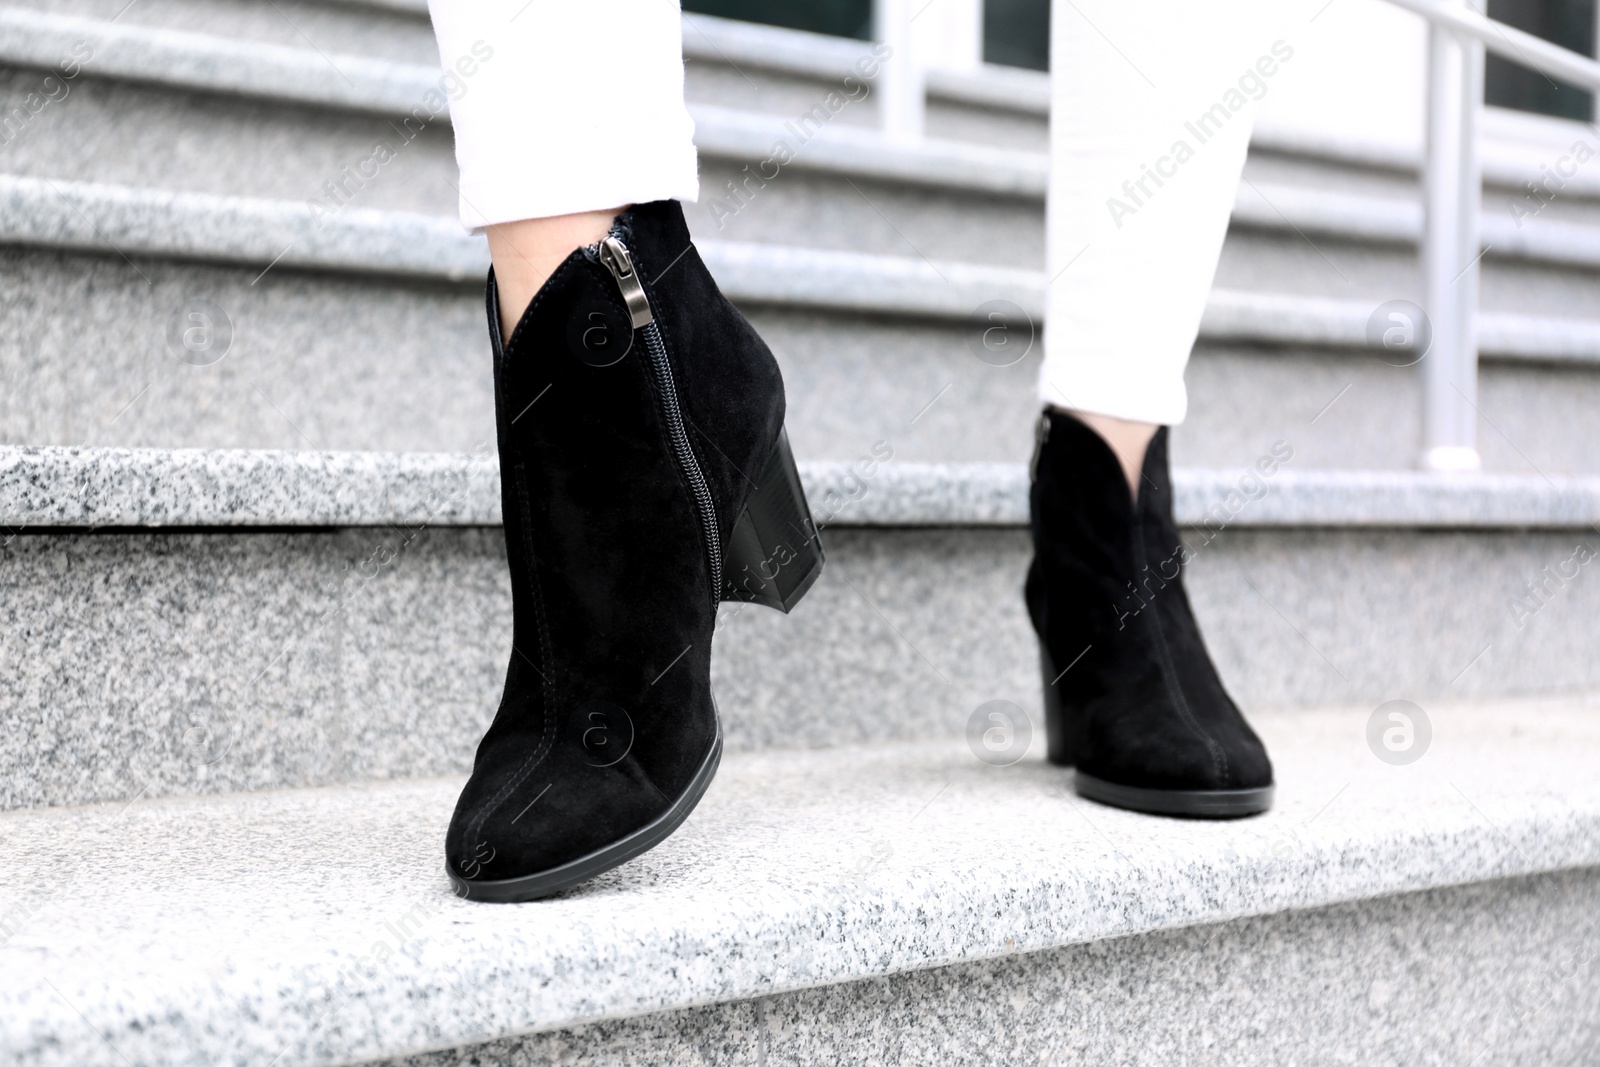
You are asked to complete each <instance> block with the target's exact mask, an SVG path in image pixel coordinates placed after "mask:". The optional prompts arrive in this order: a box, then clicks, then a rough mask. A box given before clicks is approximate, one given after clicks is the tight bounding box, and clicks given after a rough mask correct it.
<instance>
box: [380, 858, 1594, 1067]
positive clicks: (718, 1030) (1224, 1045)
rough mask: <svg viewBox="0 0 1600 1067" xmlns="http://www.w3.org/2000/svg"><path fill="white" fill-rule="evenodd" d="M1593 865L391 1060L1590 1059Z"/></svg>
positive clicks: (535, 1066)
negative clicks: (1580, 934)
mask: <svg viewBox="0 0 1600 1067" xmlns="http://www.w3.org/2000/svg"><path fill="white" fill-rule="evenodd" d="M1597 901H1600V873H1597V872H1596V871H1595V870H1594V869H1593V868H1590V869H1588V870H1580V871H1567V872H1559V873H1556V874H1548V875H1535V876H1532V877H1529V878H1523V879H1507V880H1505V881H1501V882H1494V883H1489V884H1479V885H1473V886H1468V887H1463V888H1452V889H1441V890H1432V891H1428V892H1423V893H1413V894H1406V895H1404V896H1393V897H1385V898H1381V899H1378V900H1374V901H1368V902H1363V903H1360V904H1340V905H1334V906H1332V907H1329V908H1322V909H1315V910H1310V911H1303V912H1290V913H1287V914H1281V915H1273V916H1268V917H1263V918H1254V919H1239V920H1234V921H1232V922H1229V923H1224V924H1218V925H1211V926H1203V927H1196V928H1191V929H1187V930H1179V931H1171V932H1162V933H1156V934H1145V935H1141V936H1137V937H1132V938H1123V939H1115V940H1110V941H1100V942H1096V943H1094V944H1090V945H1080V946H1074V947H1072V948H1067V949H1056V950H1052V951H1046V952H1039V953H1032V954H1028V955H1019V956H1009V957H1006V958H1004V959H999V960H993V961H985V962H982V963H968V964H958V965H956V966H952V967H942V968H938V969H935V970H928V971H917V972H912V973H909V974H897V975H892V976H890V977H887V978H880V979H871V980H867V981H860V982H849V983H842V984H839V985H831V986H824V987H822V988H820V989H809V990H803V991H800V992H797V993H786V994H780V995H777V996H770V997H762V998H760V999H757V1000H745V1001H736V1002H734V1003H731V1004H724V1005H715V1006H710V1007H701V1008H689V1009H686V1010H681V1011H675V1012H665V1013H661V1014H656V1015H648V1016H643V1017H640V1018H635V1019H623V1020H617V1021H614V1022H603V1023H593V1024H590V1025H588V1026H582V1027H577V1028H574V1029H570V1030H560V1031H554V1032H550V1033H541V1034H533V1035H529V1036H527V1037H521V1038H511V1039H507V1040H501V1041H493V1042H489V1043H487V1044H484V1045H474V1046H468V1047H466V1048H461V1049H452V1050H449V1051H444V1052H438V1053H425V1054H423V1055H421V1056H416V1057H406V1058H405V1059H404V1060H402V1061H399V1062H397V1063H396V1064H395V1067H489V1065H491V1064H492V1065H494V1067H545V1065H555V1064H569V1063H583V1064H593V1065H596V1067H602V1065H604V1067H611V1065H616V1067H622V1065H633V1064H651V1065H670V1067H677V1065H683V1067H750V1065H756V1064H762V1065H773V1067H777V1065H785V1064H794V1065H796V1067H801V1065H805V1067H810V1065H814V1064H821V1063H872V1064H882V1065H885V1067H888V1065H896V1067H898V1065H907V1067H910V1065H921V1064H928V1063H939V1064H949V1065H952V1067H979V1065H999V1064H1019V1063H1052V1064H1054V1063H1063V1064H1065V1063H1114V1064H1127V1065H1130V1067H1131V1065H1141V1067H1142V1065H1150V1067H1170V1065H1172V1064H1191V1065H1197V1067H1198V1065H1208V1067H1209V1065H1215V1067H1254V1065H1260V1067H1282V1065H1284V1064H1295V1063H1311V1064H1323V1063H1360V1064H1363V1065H1367V1067H1413V1065H1415V1064H1439V1065H1441V1067H1442V1065H1464V1064H1470V1063H1473V1062H1474V1061H1480V1062H1485V1063H1494V1064H1497V1065H1525V1067H1553V1065H1558V1064H1559V1065H1571V1067H1587V1065H1589V1064H1591V1063H1593V1055H1592V1053H1593V1050H1594V1048H1595V1047H1596V1045H1597V1044H1600V998H1596V997H1595V996H1594V995H1593V990H1594V987H1595V982H1596V979H1597V972H1600V967H1597V965H1596V963H1595V961H1594V959H1593V952H1592V950H1590V949H1589V948H1588V947H1586V946H1583V945H1579V944H1577V943H1575V942H1574V931H1577V930H1584V929H1586V928H1587V927H1588V926H1589V925H1590V924H1591V922H1592V919H1593V913H1594V909H1595V905H1596V902H1597Z"/></svg>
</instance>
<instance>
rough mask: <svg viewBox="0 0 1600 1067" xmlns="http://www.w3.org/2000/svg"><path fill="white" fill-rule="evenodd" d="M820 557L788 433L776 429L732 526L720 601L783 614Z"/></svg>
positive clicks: (809, 581) (818, 570) (813, 576)
mask: <svg viewBox="0 0 1600 1067" xmlns="http://www.w3.org/2000/svg"><path fill="white" fill-rule="evenodd" d="M823 559H824V557H823V554H822V541H821V539H820V538H819V537H818V536H817V526H816V523H814V522H813V521H812V520H811V508H810V507H809V506H808V505H807V504H806V493H805V490H804V489H803V488H801V485H800V472H799V470H797V469H796V467H795V464H794V453H792V452H791V451H790V450H789V435H788V433H787V432H786V431H783V430H780V431H778V441H777V444H775V445H773V447H772V454H771V455H770V456H768V457H767V462H766V464H765V466H763V467H762V470H761V474H760V475H759V476H758V478H757V481H756V488H754V489H752V490H751V491H750V497H749V499H748V500H747V501H746V502H745V506H744V510H743V511H742V512H740V513H739V518H738V521H736V522H735V523H734V525H733V536H732V538H731V539H730V541H729V544H728V553H727V560H728V563H727V567H726V570H725V577H724V585H723V592H722V599H723V600H742V601H745V602H746V603H750V604H761V605H764V606H766V607H769V608H775V609H776V610H778V611H781V612H783V613H784V614H788V613H789V612H791V611H793V610H794V606H795V605H796V604H798V603H799V602H800V598H801V597H803V596H805V595H806V590H808V589H810V588H811V585H812V583H813V582H815V581H816V580H817V576H818V575H820V574H821V573H822V564H823Z"/></svg>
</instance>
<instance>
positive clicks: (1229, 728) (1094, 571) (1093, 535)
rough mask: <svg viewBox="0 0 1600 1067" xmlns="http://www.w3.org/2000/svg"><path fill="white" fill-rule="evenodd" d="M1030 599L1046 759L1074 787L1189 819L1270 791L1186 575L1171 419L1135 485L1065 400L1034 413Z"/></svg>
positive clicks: (1250, 808)
mask: <svg viewBox="0 0 1600 1067" xmlns="http://www.w3.org/2000/svg"><path fill="white" fill-rule="evenodd" d="M1033 475H1034V476H1033V485H1032V489H1031V510H1032V530H1033V542H1034V560H1033V565H1032V567H1031V568H1030V569H1029V572H1028V582H1027V588H1026V598H1027V602H1028V610H1029V615H1030V617H1031V618H1032V620H1033V625H1034V629H1035V631H1036V632H1037V633H1038V635H1039V647H1040V655H1039V661H1040V669H1041V674H1042V681H1043V685H1044V701H1045V730H1046V736H1047V739H1048V754H1049V758H1050V760H1051V762H1054V763H1057V764H1059V765H1062V766H1073V767H1075V768H1076V774H1075V780H1076V788H1077V791H1078V792H1079V794H1081V795H1083V796H1085V797H1088V798H1090V799H1091V800H1096V801H1099V802H1101V803H1105V804H1111V805H1114V806H1116V807H1121V808H1129V809H1132V810H1135V811H1144V812H1150V813H1153V814H1161V815H1178V816H1190V817H1197V818H1231V817H1237V816H1242V815H1252V814H1256V813H1258V812H1262V811H1265V810H1267V809H1268V808H1269V807H1271V805H1272V797H1273V788H1274V787H1273V775H1272V762H1271V760H1270V759H1269V758H1268V757H1267V752H1266V748H1265V746H1263V745H1262V743H1261V739H1260V738H1259V737H1257V736H1256V734H1255V731H1254V730H1252V729H1251V728H1250V724H1249V723H1248V722H1246V721H1245V718H1244V716H1243V715H1242V714H1240V712H1239V708H1238V706H1237V705H1236V704H1235V703H1234V702H1233V698H1232V697H1230V696H1229V695H1228V692H1227V690H1226V689H1225V688H1223V685H1222V681H1221V679H1220V678H1219V677H1218V676H1217V671H1216V667H1215V665H1214V664H1213V663H1212V661H1211V657H1210V655H1209V654H1208V653H1207V651H1206V647H1205V642H1204V641H1203V640H1202V638H1201V635H1200V628H1199V626H1198V624H1197V623H1196V622H1195V619H1194V613H1193V611H1192V610H1191V608H1190V605H1189V598H1188V595H1187V593H1186V592H1185V590H1184V585H1183V566H1184V564H1185V563H1186V562H1187V560H1188V558H1189V553H1188V551H1187V549H1185V548H1184V546H1183V543H1182V541H1181V539H1180V538H1179V536H1178V530H1177V525H1176V523H1175V522H1174V521H1173V517H1172V477H1171V471H1170V469H1169V466H1168V461H1167V430H1166V428H1165V427H1162V428H1161V429H1160V430H1158V431H1157V432H1156V435H1155V436H1154V437H1153V438H1152V439H1151V441H1150V445H1149V448H1148V449H1147V451H1146V453H1145V461H1144V469H1143V473H1142V478H1141V485H1140V492H1139V495H1138V499H1137V500H1135V499H1133V498H1132V496H1131V495H1130V494H1129V492H1128V485H1127V480H1126V478H1125V477H1124V476H1123V473H1122V468H1121V466H1120V464H1119V463H1118V462H1117V458H1116V456H1115V455H1114V454H1113V453H1112V451H1111V449H1110V448H1109V447H1108V446H1107V445H1106V443H1105V442H1104V440H1102V439H1101V437H1100V435H1099V434H1098V433H1096V432H1095V431H1094V430H1092V429H1090V428H1089V427H1088V426H1086V425H1085V424H1084V423H1082V422H1080V421H1078V420H1077V419H1075V418H1073V417H1072V416H1070V415H1067V414H1064V413H1061V412H1046V413H1045V414H1044V415H1043V416H1042V417H1041V421H1040V433H1039V443H1038V448H1037V451H1036V453H1035V456H1034V464H1033Z"/></svg>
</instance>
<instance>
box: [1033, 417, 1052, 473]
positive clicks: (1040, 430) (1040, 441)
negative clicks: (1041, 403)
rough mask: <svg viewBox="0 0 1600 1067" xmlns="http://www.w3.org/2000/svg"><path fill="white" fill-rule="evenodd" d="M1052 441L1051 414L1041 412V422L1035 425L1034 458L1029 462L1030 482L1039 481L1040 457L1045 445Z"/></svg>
mask: <svg viewBox="0 0 1600 1067" xmlns="http://www.w3.org/2000/svg"><path fill="white" fill-rule="evenodd" d="M1048 440H1050V413H1049V412H1048V411H1041V412H1039V421H1038V422H1036V423H1034V424H1033V458H1032V459H1030V460H1029V461H1028V481H1030V482H1036V481H1038V480H1039V457H1040V456H1042V455H1043V454H1044V443H1045V442H1046V441H1048Z"/></svg>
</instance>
